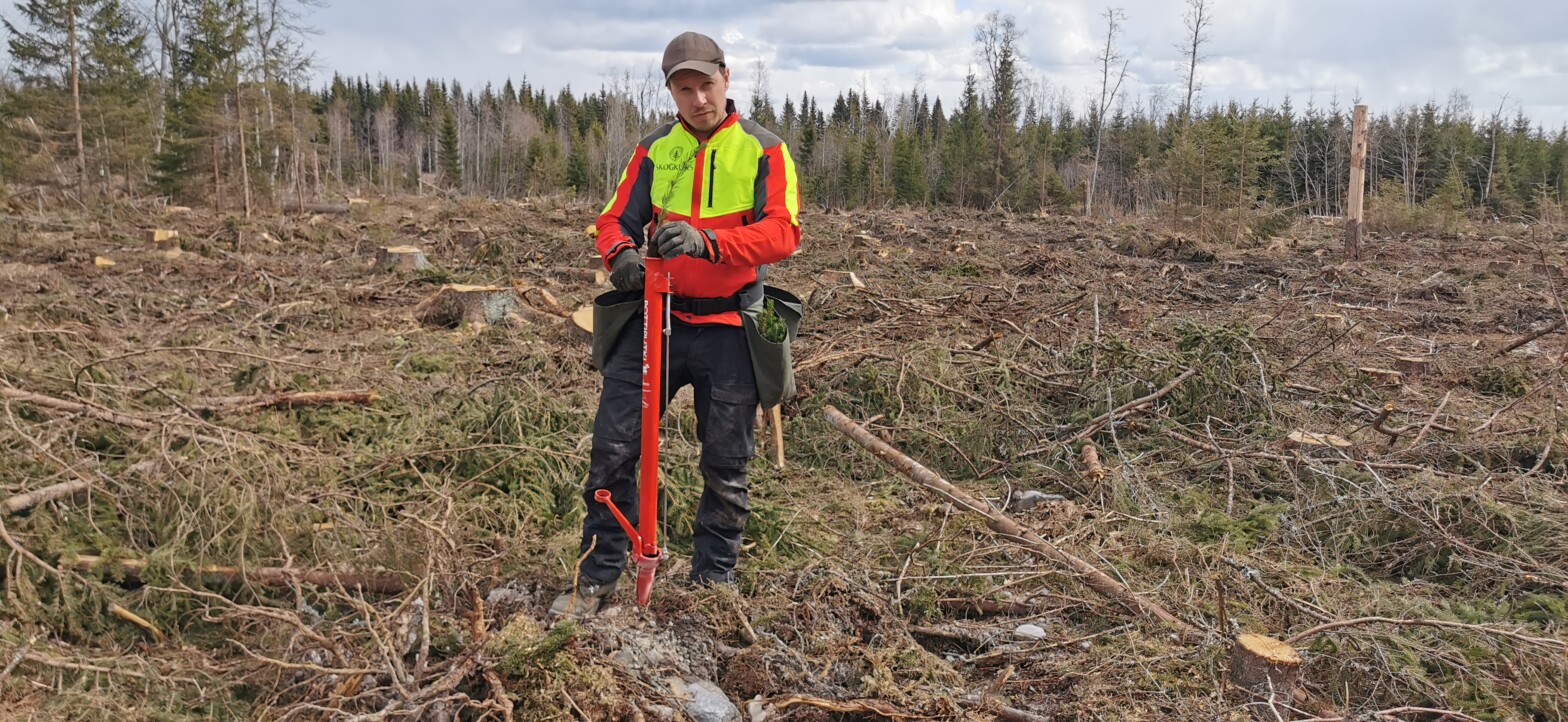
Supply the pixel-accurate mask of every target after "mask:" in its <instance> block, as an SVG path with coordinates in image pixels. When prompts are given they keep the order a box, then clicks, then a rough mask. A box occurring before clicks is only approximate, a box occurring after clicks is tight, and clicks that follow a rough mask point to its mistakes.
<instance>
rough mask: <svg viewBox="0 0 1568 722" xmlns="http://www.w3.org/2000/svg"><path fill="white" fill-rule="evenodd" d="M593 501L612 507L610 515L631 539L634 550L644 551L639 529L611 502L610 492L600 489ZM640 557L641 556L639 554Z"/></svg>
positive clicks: (594, 494)
mask: <svg viewBox="0 0 1568 722" xmlns="http://www.w3.org/2000/svg"><path fill="white" fill-rule="evenodd" d="M593 500H594V501H597V502H599V503H600V504H603V505H605V506H607V507H610V513H611V514H614V515H615V520H616V521H617V522H620V524H621V529H622V530H623V531H625V532H626V536H629V537H631V539H632V548H633V549H639V550H640V549H642V536H641V535H640V534H638V533H637V527H634V526H632V523H631V522H629V521H627V520H626V515H625V514H622V513H621V510H620V509H619V508H618V507H616V506H615V502H614V501H611V500H610V490H609V489H600V490H598V491H596V492H594V493H593ZM639 556H641V555H640V554H639Z"/></svg>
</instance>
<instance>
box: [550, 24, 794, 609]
mask: <svg viewBox="0 0 1568 722" xmlns="http://www.w3.org/2000/svg"><path fill="white" fill-rule="evenodd" d="M663 71H664V80H665V86H666V87H667V88H668V89H669V91H670V95H671V97H673V98H674V100H675V105H676V108H677V110H678V113H679V117H678V118H677V119H676V120H675V121H674V122H671V123H668V124H666V125H664V126H663V127H660V128H659V129H658V130H655V131H654V132H653V133H651V134H649V135H648V136H647V137H646V138H643V139H642V141H641V142H639V143H638V145H637V149H636V150H635V151H634V152H633V153H632V158H631V162H630V163H628V164H627V166H626V171H625V173H624V174H623V175H622V176H621V181H620V184H619V185H618V187H617V188H616V191H615V197H614V198H612V199H610V202H609V203H608V204H607V205H606V206H605V208H604V213H603V214H602V215H600V216H599V221H598V224H597V227H598V231H599V235H598V249H599V254H600V255H601V256H602V257H603V258H604V263H605V265H606V267H607V268H608V269H609V270H610V281H611V283H612V284H613V285H614V286H615V288H616V289H617V290H619V291H640V290H641V289H642V287H643V277H644V273H645V270H644V266H643V255H644V254H645V253H648V252H650V251H651V252H652V253H655V254H656V255H657V256H658V257H659V258H663V259H665V263H664V268H665V270H667V271H668V272H669V274H670V277H671V286H672V288H673V294H674V298H673V299H672V300H671V316H672V321H671V323H670V329H669V334H670V335H669V337H668V339H667V341H666V354H667V357H666V361H665V367H664V369H665V375H666V379H665V387H664V389H663V393H664V399H663V402H664V405H665V406H667V405H668V404H669V399H670V398H671V397H672V396H674V394H675V392H676V391H677V390H679V389H680V388H681V387H682V386H685V385H687V384H690V385H691V386H692V390H693V396H694V405H695V406H696V412H697V435H698V438H699V440H700V441H701V442H702V455H701V460H700V462H699V468H700V470H701V472H702V478H703V492H702V498H701V500H700V501H699V502H698V506H697V519H696V524H695V530H694V533H693V535H692V536H693V538H692V542H693V548H694V549H693V553H692V567H691V579H692V581H694V582H697V583H717V584H732V583H734V581H735V564H736V561H737V559H738V557H739V555H740V544H741V532H742V530H744V528H745V526H746V519H747V516H748V515H749V513H750V505H749V504H748V502H747V487H746V466H747V463H748V461H749V460H750V459H751V456H752V454H753V453H754V450H755V447H754V445H753V441H752V425H753V419H754V418H755V417H754V414H755V408H756V406H757V403H758V392H757V383H756V377H755V375H754V373H753V370H752V364H751V356H750V352H749V350H748V347H747V337H746V333H745V331H744V330H743V328H742V322H741V316H740V313H739V312H740V311H741V310H742V309H746V308H751V307H753V306H754V305H755V304H757V303H759V302H760V301H761V298H762V292H763V288H762V276H763V268H762V267H763V266H765V265H766V264H769V263H775V262H778V261H781V260H783V259H785V258H788V257H789V256H790V255H791V254H792V253H794V252H795V249H796V248H797V247H798V246H799V244H800V222H799V218H798V215H799V207H800V199H799V192H798V189H797V188H796V182H795V166H794V162H793V161H792V160H791V159H790V156H789V152H788V151H787V150H786V149H785V147H784V143H783V141H781V140H780V139H779V137H778V136H777V135H775V134H773V133H772V132H770V131H768V130H767V129H765V128H763V127H761V126H759V125H757V124H756V123H753V122H751V121H749V120H744V119H742V118H741V117H740V116H739V115H737V114H736V112H735V105H734V103H733V102H732V101H729V100H727V99H726V97H725V96H726V94H727V92H728V91H729V87H730V71H729V68H728V67H726V66H725V63H724V51H723V50H721V49H720V48H719V46H718V44H717V43H715V42H714V41H713V39H712V38H709V37H707V36H705V35H700V34H698V33H692V32H687V33H682V34H680V35H679V36H677V37H676V38H675V39H674V40H671V41H670V43H669V45H668V46H667V47H666V48H665V49H664V62H663ZM650 231H651V237H650V236H649V232H650ZM613 344H614V345H613V346H612V347H611V350H610V353H609V356H608V358H607V359H606V360H605V361H604V363H603V365H602V368H601V369H600V370H601V371H602V373H603V375H604V388H603V391H602V393H601V395H600V397H599V411H598V414H597V416H595V418H594V427H593V452H592V456H591V461H590V464H589V470H588V482H587V484H586V488H584V490H583V500H584V502H585V503H586V504H587V507H588V515H587V518H586V519H584V521H583V535H582V546H581V552H589V549H590V548H591V549H592V551H591V552H590V553H588V556H587V558H586V559H584V561H583V563H582V566H581V570H580V572H579V575H578V578H577V579H576V580H574V588H569V589H567V590H566V592H564V593H563V594H562V595H561V596H560V597H559V598H557V599H556V600H555V603H554V604H552V605H551V607H550V612H551V614H553V615H557V616H559V615H573V616H577V615H585V614H592V613H594V612H596V611H598V609H599V607H600V605H601V603H602V602H603V601H604V600H605V599H606V598H607V597H609V596H610V595H611V594H612V593H613V592H614V591H615V588H616V585H617V580H618V579H619V578H620V575H621V572H622V570H623V568H624V567H625V564H626V552H627V547H628V546H629V541H628V539H627V537H626V534H625V532H624V531H622V529H621V527H620V525H619V524H618V523H616V521H615V519H614V517H613V516H612V515H611V513H610V511H609V509H608V508H606V507H605V505H603V504H600V503H598V502H596V501H595V500H594V499H593V495H594V492H595V491H598V490H599V489H608V490H609V491H610V494H611V498H612V499H613V500H614V502H615V504H616V506H617V507H619V508H620V510H621V511H622V512H623V513H624V514H625V515H626V516H627V518H628V519H629V520H630V521H631V522H632V523H633V524H636V523H637V520H638V519H637V514H638V505H637V489H636V481H635V471H636V465H637V463H638V455H639V452H640V449H639V438H640V437H639V434H640V431H641V418H640V416H641V414H640V410H641V408H642V398H641V397H642V324H641V319H640V317H639V318H638V319H637V320H636V321H634V322H632V323H628V324H627V325H626V326H625V328H624V329H623V330H622V331H621V332H620V334H619V336H618V337H617V338H616V339H614V340H613ZM660 411H661V412H662V411H663V407H661V409H660Z"/></svg>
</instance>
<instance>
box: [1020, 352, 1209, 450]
mask: <svg viewBox="0 0 1568 722" xmlns="http://www.w3.org/2000/svg"><path fill="white" fill-rule="evenodd" d="M1196 373H1198V370H1197V369H1187V370H1186V371H1185V372H1183V373H1182V375H1180V376H1177V377H1176V378H1175V379H1174V380H1172V381H1171V382H1170V383H1168V384H1166V385H1165V386H1164V387H1163V388H1161V389H1160V390H1159V391H1156V392H1154V393H1152V394H1149V395H1148V396H1144V397H1142V398H1138V399H1133V400H1132V401H1128V402H1127V403H1125V404H1122V405H1121V406H1118V407H1116V408H1114V409H1111V410H1110V411H1107V412H1105V413H1103V414H1100V415H1099V416H1096V417H1095V418H1094V420H1093V421H1090V422H1089V425H1088V426H1085V427H1083V430H1082V431H1079V432H1078V433H1076V434H1073V435H1072V436H1070V437H1068V438H1067V440H1066V441H1062V442H1060V443H1056V444H1047V445H1045V446H1039V447H1036V448H1033V449H1030V450H1028V451H1025V452H1023V453H1021V454H1019V455H1018V456H1019V457H1026V456H1034V455H1036V454H1041V453H1044V452H1047V451H1050V450H1052V449H1055V448H1057V447H1059V446H1072V445H1073V444H1076V443H1078V442H1080V441H1083V440H1084V439H1087V438H1089V437H1090V436H1093V435H1094V433H1095V432H1097V431H1099V430H1100V429H1101V428H1103V427H1104V426H1105V425H1106V424H1111V423H1115V422H1116V421H1119V420H1120V419H1121V418H1122V417H1124V416H1127V415H1128V414H1130V413H1132V412H1133V411H1137V410H1138V409H1141V408H1143V407H1145V406H1148V405H1149V404H1152V403H1154V402H1155V401H1158V400H1160V399H1162V398H1164V397H1165V396H1166V395H1168V394H1170V392H1172V391H1175V390H1176V387H1177V386H1180V385H1181V384H1182V382H1183V381H1186V380H1187V379H1190V378H1192V377H1193V375H1194V374H1196Z"/></svg>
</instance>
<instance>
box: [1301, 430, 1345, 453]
mask: <svg viewBox="0 0 1568 722" xmlns="http://www.w3.org/2000/svg"><path fill="white" fill-rule="evenodd" d="M1284 444H1285V448H1287V449H1300V450H1302V451H1311V450H1313V449H1349V448H1351V447H1353V446H1355V444H1352V443H1350V440H1349V439H1346V438H1344V437H1342V436H1335V435H1333V434H1319V433H1316V432H1312V431H1301V430H1299V429H1298V430H1296V431H1292V432H1290V434H1288V435H1287V436H1286V437H1285V441H1284Z"/></svg>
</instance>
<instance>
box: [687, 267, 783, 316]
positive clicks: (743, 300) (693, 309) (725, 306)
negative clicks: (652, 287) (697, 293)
mask: <svg viewBox="0 0 1568 722" xmlns="http://www.w3.org/2000/svg"><path fill="white" fill-rule="evenodd" d="M757 276H758V278H757V280H756V281H754V282H752V283H751V284H750V285H748V286H746V287H745V288H742V289H741V290H740V291H739V292H737V293H736V294H735V295H733V296H725V297H723V298H686V297H683V296H675V297H673V298H671V299H670V310H672V311H680V312H681V313H689V314H692V315H693V316H712V315H714V314H717V313H728V312H730V311H739V310H741V309H743V308H749V307H751V306H752V305H753V304H755V303H757V302H758V301H761V300H762V278H761V276H762V274H761V273H758V274H757Z"/></svg>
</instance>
